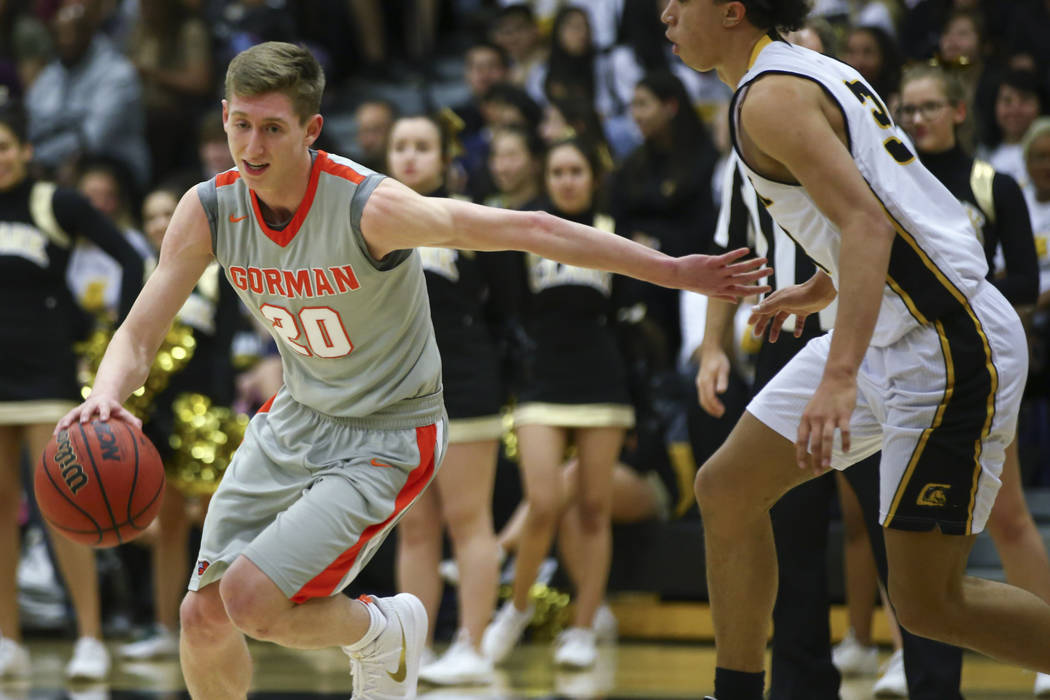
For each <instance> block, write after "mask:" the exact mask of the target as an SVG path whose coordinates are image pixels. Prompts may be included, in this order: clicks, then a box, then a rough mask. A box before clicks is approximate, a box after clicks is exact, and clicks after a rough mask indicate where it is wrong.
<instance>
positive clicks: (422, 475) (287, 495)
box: [189, 390, 448, 602]
mask: <svg viewBox="0 0 1050 700" xmlns="http://www.w3.org/2000/svg"><path fill="white" fill-rule="evenodd" d="M387 420H389V419H387ZM362 425H366V426H367V427H362ZM447 440H448V419H447V418H446V417H444V415H441V416H440V417H438V419H437V420H436V421H435V422H434V423H432V424H430V425H423V426H420V427H407V428H405V427H397V428H386V427H384V428H383V429H376V428H374V427H372V424H371V423H370V422H369V419H363V420H355V419H340V418H333V417H331V416H325V415H323V414H319V413H317V412H315V411H313V410H311V409H309V408H307V407H305V406H303V405H301V404H298V403H297V402H295V401H294V400H292V399H291V397H290V396H288V395H287V393H286V392H285V391H284V390H282V392H281V393H279V394H278V397H277V402H276V403H275V405H274V407H273V409H272V410H270V411H268V412H263V411H260V413H258V414H257V415H256V416H255V417H254V418H252V420H251V423H250V424H249V426H248V430H247V431H246V433H245V436H244V442H243V443H242V444H241V446H240V447H239V448H238V450H237V452H236V453H235V454H234V457H233V460H232V462H231V464H230V466H229V468H228V469H227V470H226V473H225V475H224V476H223V479H222V482H221V483H220V484H219V488H218V490H217V491H216V492H215V495H214V496H213V497H212V499H211V504H210V505H209V507H208V515H207V517H206V518H205V520H204V531H203V534H202V536H201V548H200V554H199V555H198V557H197V564H196V566H195V567H194V570H193V572H192V575H191V577H190V582H189V589H190V590H191V591H197V590H200V589H201V588H203V587H204V586H207V585H209V584H211V583H214V582H216V581H218V580H219V579H220V578H221V577H222V575H223V572H224V571H225V570H226V569H227V568H228V567H229V566H230V565H231V564H232V563H233V562H234V560H235V559H236V558H237V557H238V556H239V555H244V556H245V557H247V558H248V559H249V560H251V561H252V562H253V563H254V564H255V565H256V566H258V567H259V568H260V569H262V571H263V573H265V574H266V575H267V576H268V577H269V578H270V579H271V580H272V581H273V582H274V583H275V584H277V587H278V588H280V589H281V591H282V592H283V593H284V594H285V595H286V596H288V598H289V599H290V600H292V601H294V602H304V601H306V600H309V599H310V598H318V597H323V596H330V595H334V594H336V593H338V592H339V591H341V590H342V589H343V588H345V587H346V586H347V585H348V584H349V583H350V582H351V581H352V580H354V578H355V577H356V576H357V574H358V573H359V572H360V571H361V569H362V568H363V567H364V566H365V565H366V564H367V563H368V561H369V560H370V559H371V558H372V556H373V554H375V552H376V550H378V549H379V546H380V545H381V544H382V542H383V540H384V539H385V538H386V536H387V535H388V534H389V533H390V531H391V530H392V529H393V528H394V526H395V525H396V524H397V521H398V520H399V519H400V518H401V516H402V515H403V514H404V513H405V511H406V510H407V509H408V508H409V507H410V506H411V505H412V503H413V502H414V501H415V500H416V498H418V497H419V495H420V494H422V493H423V491H424V490H425V489H426V487H427V486H428V485H429V484H430V482H431V481H433V479H434V476H435V474H436V473H437V469H438V467H439V466H440V464H441V459H442V458H443V457H444V454H445V448H446V445H447Z"/></svg>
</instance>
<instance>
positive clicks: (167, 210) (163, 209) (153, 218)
mask: <svg viewBox="0 0 1050 700" xmlns="http://www.w3.org/2000/svg"><path fill="white" fill-rule="evenodd" d="M176 204H178V202H176V201H175V197H174V196H172V194H171V193H170V192H165V191H164V190H158V191H156V192H153V193H152V194H150V195H149V196H148V197H146V201H145V202H143V203H142V228H143V229H145V232H146V235H147V236H148V237H149V239H150V242H151V243H153V245H154V247H156V248H157V249H160V244H161V241H163V240H164V234H165V233H166V232H167V230H168V223H169V222H171V216H172V214H174V213H175V205H176Z"/></svg>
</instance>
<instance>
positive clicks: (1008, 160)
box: [978, 71, 1050, 189]
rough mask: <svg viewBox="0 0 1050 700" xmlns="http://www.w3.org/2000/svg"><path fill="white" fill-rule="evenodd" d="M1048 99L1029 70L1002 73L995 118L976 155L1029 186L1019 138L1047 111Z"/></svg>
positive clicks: (1024, 185) (1023, 185)
mask: <svg viewBox="0 0 1050 700" xmlns="http://www.w3.org/2000/svg"><path fill="white" fill-rule="evenodd" d="M1048 107H1050V102H1048V100H1047V96H1046V93H1045V91H1044V90H1043V88H1042V86H1041V85H1040V84H1039V79H1038V77H1037V76H1036V75H1035V74H1034V73H1032V72H1031V71H1010V72H1008V73H1006V74H1005V75H1003V76H1002V78H1001V80H1000V82H999V87H998V90H997V92H996V97H995V120H994V122H992V123H991V124H990V127H991V128H990V130H989V131H988V133H987V134H986V135H985V138H984V140H983V143H982V144H981V148H980V149H978V156H980V157H981V158H983V159H985V160H987V161H988V162H989V163H991V164H992V167H993V168H995V170H996V171H997V172H1001V173H1006V174H1007V175H1009V176H1010V177H1012V178H1013V179H1014V180H1016V181H1017V182H1018V184H1020V185H1021V187H1022V189H1023V188H1026V187H1027V186H1028V171H1027V169H1026V168H1025V162H1024V155H1023V153H1022V148H1021V141H1022V139H1023V138H1024V135H1025V132H1027V131H1028V128H1029V127H1030V126H1031V125H1032V123H1033V122H1034V121H1035V120H1036V118H1037V117H1039V116H1040V115H1042V114H1045V113H1046V110H1047V108H1048Z"/></svg>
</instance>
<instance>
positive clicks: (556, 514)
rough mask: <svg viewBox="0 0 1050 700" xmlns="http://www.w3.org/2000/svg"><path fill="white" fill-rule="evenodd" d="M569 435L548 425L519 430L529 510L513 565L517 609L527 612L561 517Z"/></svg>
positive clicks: (522, 427)
mask: <svg viewBox="0 0 1050 700" xmlns="http://www.w3.org/2000/svg"><path fill="white" fill-rule="evenodd" d="M565 444H566V433H565V430H564V429H562V428H554V427H550V426H546V425H523V426H521V427H519V428H518V446H519V448H520V450H521V473H522V478H523V479H524V481H525V499H526V500H527V501H528V504H529V507H528V512H527V515H526V517H525V525H524V527H523V528H522V533H521V538H520V540H519V542H518V556H517V559H516V560H515V564H514V586H513V600H514V607H515V608H517V609H518V610H519V611H524V610H525V609H526V608H527V607H528V605H529V589H530V588H532V583H533V581H535V580H536V574H537V573H538V572H539V569H540V564H541V563H542V562H543V558H544V557H546V556H547V553H548V552H549V551H550V547H551V540H552V539H553V538H554V529H555V527H556V526H557V523H558V519H559V518H560V517H561V504H562V496H561V478H560V472H561V465H562V462H563V461H564V455H565Z"/></svg>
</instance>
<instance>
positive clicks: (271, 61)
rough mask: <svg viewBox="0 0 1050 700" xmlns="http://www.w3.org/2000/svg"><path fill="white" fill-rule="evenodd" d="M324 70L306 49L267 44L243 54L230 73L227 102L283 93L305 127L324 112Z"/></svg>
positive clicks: (228, 71)
mask: <svg viewBox="0 0 1050 700" xmlns="http://www.w3.org/2000/svg"><path fill="white" fill-rule="evenodd" d="M324 82H325V81H324V70H322V69H321V64H320V63H318V62H317V59H315V58H314V57H313V55H312V54H311V53H310V52H309V51H308V50H306V48H304V47H302V46H296V45H295V44H287V43H284V42H280V41H267V42H265V43H262V44H257V45H255V46H253V47H251V48H249V49H245V50H244V51H241V52H240V53H239V54H237V55H236V56H234V58H233V60H232V61H230V66H229V68H227V69H226V99H230V98H231V97H232V96H234V95H237V96H240V97H255V96H257V95H263V94H266V93H268V92H279V93H281V94H282V95H285V96H286V97H287V98H288V99H289V100H291V102H292V109H293V110H294V111H295V114H296V115H297V116H298V117H299V121H300V122H301V123H305V122H306V120H307V119H309V118H310V117H312V116H313V115H315V114H317V113H318V112H320V111H321V96H322V95H323V94H324Z"/></svg>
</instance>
